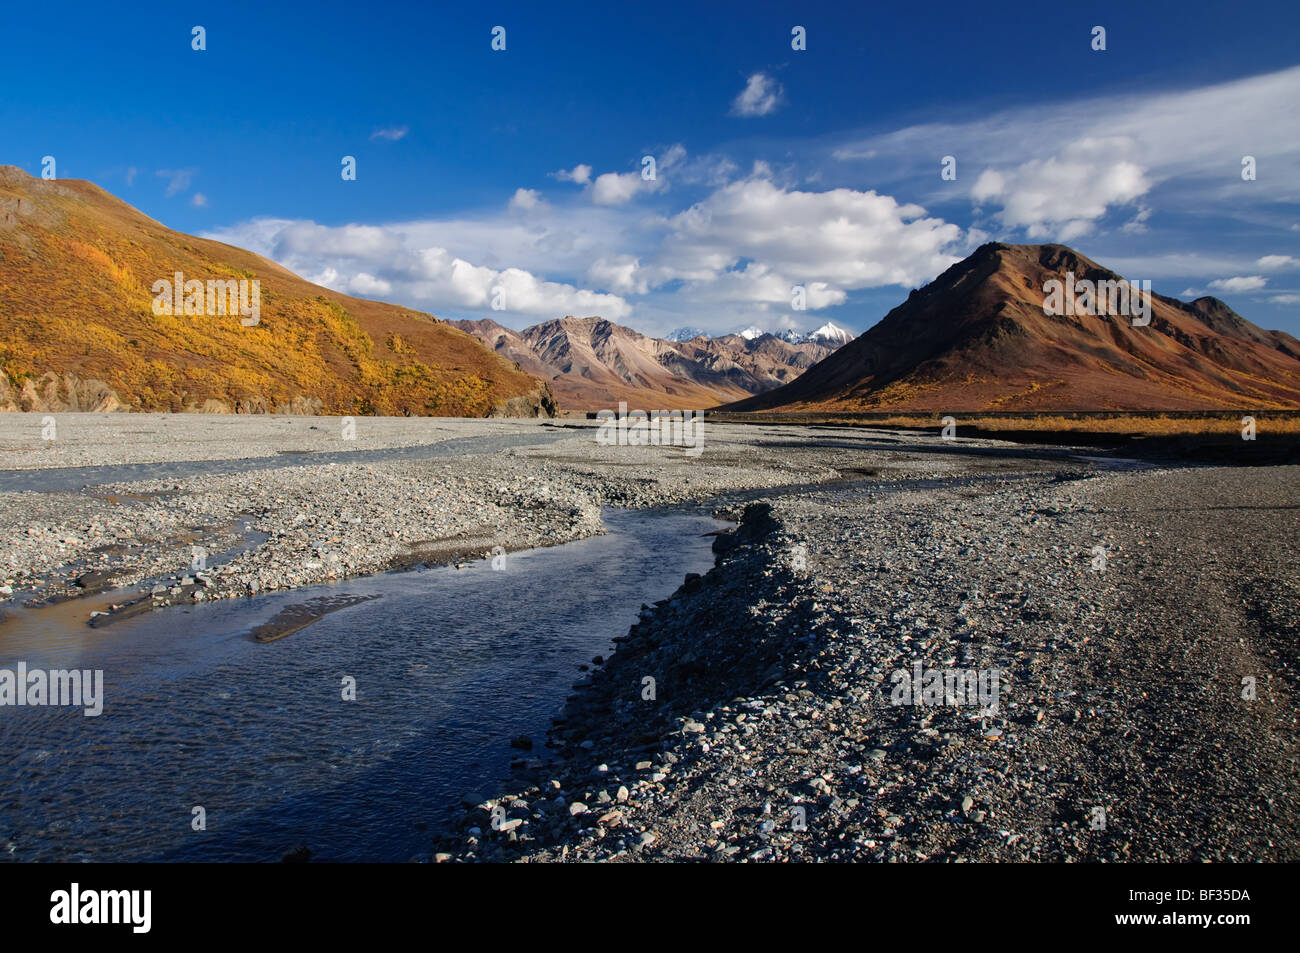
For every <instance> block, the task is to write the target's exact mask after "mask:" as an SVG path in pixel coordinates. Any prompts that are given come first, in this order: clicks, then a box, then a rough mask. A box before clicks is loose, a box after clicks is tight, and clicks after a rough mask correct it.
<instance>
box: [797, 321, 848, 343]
mask: <svg viewBox="0 0 1300 953" xmlns="http://www.w3.org/2000/svg"><path fill="white" fill-rule="evenodd" d="M808 337H809V339H815V340H820V341H827V342H829V343H832V344H834V345H836V346H837V347H838V346H839V345H841V344H848V343H849V342H850V341H852V340H853V335H852V334H850V333H849V332H848V331H846V330H844V329H843V328H842V327H840V326H839V325H838V324H835V323H834V322H832V321H827V322H826V323H825V324H823V325H822V326H821V327H820V328H818V329H817V330H816V331H814V332H813V333H812V334H810V335H808Z"/></svg>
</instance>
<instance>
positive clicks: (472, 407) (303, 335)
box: [0, 166, 554, 417]
mask: <svg viewBox="0 0 1300 953" xmlns="http://www.w3.org/2000/svg"><path fill="white" fill-rule="evenodd" d="M177 272H180V273H181V275H182V276H183V280H184V281H189V282H193V283H196V284H198V285H199V286H200V287H201V288H204V289H205V290H206V293H204V291H199V292H198V293H196V294H195V295H194V296H193V301H194V303H195V304H196V311H197V312H198V313H191V314H186V313H185V310H186V309H185V308H181V309H179V311H177V312H176V313H171V314H161V315H160V314H158V313H156V311H155V302H156V298H157V295H158V292H157V290H156V288H155V283H157V282H159V281H165V282H167V283H168V284H169V285H170V284H172V283H173V282H174V281H175V279H176V273H177ZM254 281H256V282H258V284H257V286H256V287H257V288H258V289H259V291H258V301H259V305H260V309H259V314H258V316H257V318H256V320H255V323H248V324H246V323H245V322H246V321H247V322H253V321H254V319H253V318H251V317H249V318H244V317H241V315H240V314H237V313H234V314H232V313H224V314H216V313H208V312H209V310H210V308H209V305H210V304H212V303H214V299H215V298H216V297H217V296H216V295H214V292H213V291H212V290H211V289H210V287H209V285H208V283H211V284H212V285H221V284H224V283H226V282H228V283H229V285H230V286H231V287H233V286H236V285H239V284H240V283H241V282H248V284H247V285H244V287H245V288H247V289H249V291H250V299H251V290H252V288H253V286H252V284H251V283H252V282H254ZM164 297H165V298H170V297H171V293H170V292H169V293H168V294H167V295H165V296H164ZM177 297H180V294H179V291H178V292H177ZM184 297H185V299H186V300H187V301H188V300H189V299H190V298H191V296H190V295H189V294H186V295H185V296H184ZM223 303H224V302H223ZM553 407H554V403H553V400H552V397H551V394H550V391H549V389H548V388H547V386H546V384H545V383H544V382H542V381H539V380H537V379H536V378H533V377H531V376H530V375H529V374H528V373H526V372H524V371H520V370H518V369H516V368H515V366H514V364H512V363H511V362H509V361H506V360H503V359H502V358H500V357H498V356H497V355H495V354H492V353H490V352H488V351H485V350H484V349H483V348H482V346H480V344H479V342H478V341H476V340H474V338H472V337H470V336H469V335H468V334H465V333H464V332H463V331H461V330H460V329H459V328H455V327H452V326H451V325H449V324H448V323H446V322H444V321H440V320H438V319H437V318H434V317H431V316H430V315H427V314H421V313H420V312H418V311H412V310H410V309H409V308H403V307H398V306H396V305H391V304H383V303H381V302H378V301H369V300H365V299H361V298H352V297H349V296H348V295H343V294H339V293H337V292H334V291H331V290H329V289H328V288H322V287H320V286H318V285H314V284H312V283H311V282H309V281H305V280H304V279H302V278H299V277H298V276H297V275H295V274H293V273H292V272H290V271H288V270H286V269H285V268H282V267H281V266H280V265H277V264H275V263H274V262H271V261H268V260H267V259H265V258H262V257H261V256H259V255H255V254H253V253H252V252H248V251H244V250H242V249H239V248H234V247H232V246H230V245H224V244H222V243H221V242H215V241H209V240H207V239H203V238H195V237H194V236H192V235H184V234H181V233H180V232H174V231H172V230H171V229H169V228H167V227H165V226H163V225H161V224H159V223H158V222H155V221H154V220H153V219H151V218H149V217H148V216H146V215H144V214H143V213H141V212H139V211H137V210H136V209H134V208H132V207H131V206H129V205H127V204H126V203H125V202H122V201H120V200H118V199H116V198H114V197H113V196H112V195H110V194H108V193H107V192H105V191H104V190H103V189H101V188H99V187H98V186H96V185H93V184H91V183H89V182H83V181H78V180H74V179H59V180H50V181H46V180H43V179H38V178H34V177H32V176H30V175H28V174H27V173H26V172H24V171H23V170H21V169H18V168H14V167H12V166H0V410H11V411H13V410H28V411H64V410H70V411H82V410H152V411H208V412H253V413H258V412H274V411H287V412H293V413H306V414H311V413H333V414H369V413H374V414H393V415H397V414H413V415H440V416H474V417H479V416H483V415H485V414H491V413H498V414H511V415H525V416H536V415H538V414H542V413H546V412H547V411H548V409H549V408H553Z"/></svg>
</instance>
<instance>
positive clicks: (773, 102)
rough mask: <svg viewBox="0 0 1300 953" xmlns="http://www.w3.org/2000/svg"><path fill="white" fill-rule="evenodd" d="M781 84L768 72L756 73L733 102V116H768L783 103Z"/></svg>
mask: <svg viewBox="0 0 1300 953" xmlns="http://www.w3.org/2000/svg"><path fill="white" fill-rule="evenodd" d="M782 92H783V91H782V89H781V84H780V83H778V82H777V81H776V80H775V79H773V78H772V77H771V76H768V75H767V74H766V73H762V72H759V73H754V74H753V75H752V76H750V77H749V79H748V80H746V82H745V88H744V89H742V90H741V91H740V93H739V95H737V96H736V98H735V99H734V100H732V103H731V114H732V115H733V116H766V115H767V114H768V113H770V112H772V111H773V110H775V109H776V107H777V106H779V105H780V104H781V96H782Z"/></svg>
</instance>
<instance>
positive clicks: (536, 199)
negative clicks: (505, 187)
mask: <svg viewBox="0 0 1300 953" xmlns="http://www.w3.org/2000/svg"><path fill="white" fill-rule="evenodd" d="M545 205H546V203H545V202H543V201H542V193H541V192H538V191H537V190H536V189H515V194H514V195H512V196H511V197H510V205H509V207H510V208H512V209H515V210H517V211H522V212H530V211H533V210H534V209H538V208H542V207H544V206H545Z"/></svg>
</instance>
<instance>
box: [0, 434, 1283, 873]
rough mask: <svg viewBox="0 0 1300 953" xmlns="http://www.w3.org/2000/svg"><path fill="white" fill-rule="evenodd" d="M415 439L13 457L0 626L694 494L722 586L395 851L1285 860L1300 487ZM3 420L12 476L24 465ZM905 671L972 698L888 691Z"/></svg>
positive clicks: (558, 528) (443, 855)
mask: <svg viewBox="0 0 1300 953" xmlns="http://www.w3.org/2000/svg"><path fill="white" fill-rule="evenodd" d="M27 422H28V423H30V421H27ZM144 423H145V424H147V425H148V426H150V427H153V428H155V430H156V428H158V427H162V428H164V429H166V428H175V427H179V426H180V424H179V423H176V422H172V421H164V422H162V423H151V422H148V421H145V422H144ZM202 423H203V422H202V421H201V420H199V419H197V418H189V419H187V420H186V421H184V424H185V426H186V427H190V428H194V427H201V426H202ZM403 425H404V426H403ZM437 425H438V426H439V427H441V428H442V432H441V435H440V436H436V439H434V440H432V441H430V439H429V429H428V428H429V427H430V424H429V422H427V421H413V422H402V421H384V422H383V423H382V425H379V426H376V427H374V429H373V431H372V432H373V434H374V438H373V445H372V446H371V447H369V448H368V449H371V450H376V451H383V452H386V451H387V450H390V449H393V448H406V449H407V450H410V451H412V452H413V454H414V456H411V457H403V458H400V459H397V458H393V459H388V458H376V459H370V460H361V459H359V458H357V457H356V456H355V455H348V454H346V453H344V454H341V455H334V456H329V457H326V456H322V455H315V454H312V455H307V454H304V455H302V457H301V459H297V458H296V459H295V460H294V461H293V465H291V466H286V465H284V460H283V452H284V451H286V450H293V449H294V447H293V446H291V444H294V442H295V441H298V442H301V441H304V440H306V441H310V440H314V439H316V438H315V437H313V436H311V431H310V430H309V429H308V428H311V427H322V426H332V424H329V422H328V421H327V422H325V423H324V424H322V422H321V421H320V420H319V419H314V422H312V420H310V419H305V418H297V419H287V420H279V419H271V420H266V419H257V418H243V419H242V420H241V419H239V418H228V419H223V420H221V421H220V429H219V431H214V433H218V432H219V434H220V436H219V438H217V437H214V438H213V443H212V444H211V445H208V444H203V447H204V449H203V450H201V451H196V450H195V446H194V445H193V443H192V442H186V441H181V442H178V443H175V444H168V443H166V442H165V441H164V442H158V443H157V444H156V445H155V444H151V445H150V446H149V447H148V448H147V449H144V450H142V449H140V448H138V447H133V446H131V442H130V440H129V439H128V438H129V436H130V435H129V434H128V433H126V432H125V431H124V430H123V429H122V428H130V427H136V426H140V423H139V422H137V421H136V420H135V419H134V418H132V417H130V416H128V415H121V416H119V417H117V418H116V419H112V420H103V419H96V420H94V421H91V422H88V423H86V424H85V428H86V433H85V434H83V435H82V436H81V437H78V438H76V440H77V441H80V445H79V448H78V449H75V452H74V449H73V448H70V450H69V453H68V455H67V456H65V457H63V458H61V459H62V463H63V465H65V466H73V465H75V466H93V467H102V466H105V465H110V466H112V465H132V464H138V463H143V462H155V463H169V462H176V461H182V462H186V467H185V469H184V470H183V474H182V475H180V476H176V477H172V476H169V477H167V478H165V479H148V480H138V479H137V480H129V481H121V480H117V481H116V482H115V481H114V480H113V474H115V473H117V472H118V471H116V470H109V471H103V474H104V479H103V480H102V481H99V480H97V481H96V482H94V483H93V484H92V485H88V486H86V487H84V488H82V489H80V490H79V491H76V492H62V491H61V492H52V491H50V490H48V489H42V488H41V487H40V480H41V478H42V477H41V474H42V471H39V470H33V471H32V478H33V481H34V482H33V483H32V484H30V488H29V489H26V490H24V491H21V492H6V493H0V533H2V534H3V538H4V540H5V545H4V546H3V547H2V548H0V578H2V579H3V584H2V585H0V611H3V609H4V608H5V606H6V605H9V606H12V605H15V604H19V605H21V604H26V605H40V604H42V603H45V602H49V601H57V600H62V599H67V598H70V597H75V596H78V595H86V594H90V593H100V594H101V595H103V594H105V593H107V594H109V595H111V597H112V598H113V599H114V600H116V601H114V602H113V603H112V604H111V605H109V606H107V607H103V608H101V609H99V610H96V611H98V612H106V613H108V614H107V615H97V616H96V617H95V618H94V622H95V624H105V623H106V622H111V621H112V620H113V619H114V618H116V617H119V616H120V615H121V614H126V613H128V612H134V611H146V610H149V609H157V610H158V611H167V609H166V608H165V607H166V606H167V605H169V604H174V603H186V602H195V601H203V600H207V599H220V598H250V597H252V598H255V597H256V595H257V594H259V593H262V592H267V591H272V590H278V589H292V588H296V587H300V586H307V585H313V584H317V583H320V582H324V581H328V580H332V579H344V578H348V577H353V576H358V575H364V574H368V573H374V572H378V571H383V570H386V569H391V568H400V567H405V566H411V565H415V564H418V563H422V562H423V563H430V564H433V563H449V562H459V561H463V560H466V559H471V558H483V557H486V556H488V555H490V554H491V553H492V552H493V551H494V548H495V547H500V550H496V551H497V552H500V551H502V550H504V551H505V552H511V551H516V550H519V549H523V548H529V547H534V546H546V545H554V544H558V543H563V542H567V541H570V540H575V539H580V538H583V537H586V536H590V535H593V534H597V533H600V532H602V531H603V527H602V524H601V508H602V507H606V506H624V507H649V506H660V505H672V504H680V503H705V504H708V505H710V506H712V507H713V508H714V509H715V511H716V512H718V513H719V514H721V515H728V516H731V517H732V518H737V519H741V520H742V522H741V525H740V528H739V529H738V530H737V532H736V533H735V534H733V535H728V536H723V537H719V541H718V544H717V546H716V547H715V548H716V550H717V559H718V562H717V565H716V567H715V568H714V569H713V570H712V571H711V572H709V573H708V574H707V575H705V576H703V577H693V578H689V579H688V580H686V581H685V582H684V583H683V585H682V587H681V588H680V589H679V590H678V592H677V593H675V594H674V595H673V596H672V597H671V598H670V599H668V600H665V601H664V602H663V603H661V604H659V605H656V606H647V607H645V609H644V610H643V613H642V617H641V620H640V622H638V623H637V624H636V625H635V626H634V627H633V628H632V629H631V631H630V632H628V633H627V634H626V635H620V636H619V637H618V638H617V639H616V644H613V645H611V649H612V651H611V652H610V653H608V654H606V655H604V656H602V657H601V658H600V659H599V661H596V660H593V663H592V664H593V667H594V672H593V674H592V675H591V676H590V677H588V678H585V679H584V680H583V681H581V682H579V683H578V684H577V686H576V687H575V690H574V694H573V695H572V696H571V698H570V700H569V702H568V705H567V707H566V709H565V710H564V711H563V712H557V713H556V720H555V724H554V728H553V731H552V732H551V735H550V737H549V738H537V739H528V741H527V742H524V741H523V740H522V739H515V741H516V742H517V743H518V747H520V748H521V749H522V748H527V747H529V746H531V747H532V750H530V751H521V753H520V755H519V757H518V759H517V761H516V764H515V769H516V772H517V774H516V781H515V782H513V783H511V784H510V785H508V786H507V788H506V790H504V791H481V792H466V796H465V813H464V816H463V818H462V819H461V821H460V822H459V823H457V824H455V825H453V826H452V827H450V828H447V829H444V830H441V831H439V832H438V833H437V836H436V837H435V838H434V839H433V841H432V843H431V848H430V851H429V853H428V854H427V855H426V856H425V857H424V858H423V859H435V860H438V861H482V860H489V861H498V860H518V861H525V862H542V861H575V860H579V861H587V860H601V861H603V860H613V861H639V860H722V861H752V862H763V861H766V862H780V861H788V860H870V861H926V860H940V861H957V860H963V861H964V860H1103V861H1126V860H1293V859H1296V858H1297V853H1298V852H1297V849H1296V840H1297V835H1296V832H1297V830H1298V829H1300V827H1298V825H1297V821H1300V818H1297V816H1296V808H1295V806H1294V796H1293V791H1294V787H1295V784H1296V780H1297V779H1296V765H1297V754H1298V753H1300V751H1298V750H1297V720H1296V719H1297V715H1296V712H1297V705H1296V701H1297V692H1298V691H1300V684H1297V676H1296V645H1297V639H1296V636H1297V634H1298V630H1300V587H1298V584H1297V574H1296V573H1295V572H1294V569H1293V567H1294V566H1295V564H1296V559H1295V557H1296V540H1297V539H1298V538H1300V535H1298V534H1297V530H1298V529H1300V526H1297V521H1298V518H1297V513H1298V512H1300V499H1298V497H1300V489H1297V487H1298V486H1300V482H1298V481H1297V477H1298V476H1300V470H1297V468H1294V467H1255V468H1245V467H1242V468H1233V467H1219V468H1198V469H1146V470H1135V471H1132V472H1105V471H1108V470H1111V469H1113V468H1114V466H1115V464H1116V462H1115V461H1110V462H1109V463H1107V462H1105V461H1104V460H1099V459H1097V454H1095V453H1094V452H1093V451H1088V452H1086V454H1085V453H1081V452H1079V451H1074V450H1071V449H1070V448H1068V447H1053V448H1048V447H1033V446H1020V445H1012V444H1006V443H1000V442H996V441H982V440H957V441H944V440H941V439H939V437H938V436H936V435H934V434H924V433H910V432H884V431H871V430H860V429H848V428H831V427H813V426H809V427H802V426H801V427H796V426H776V425H773V426H742V425H720V424H706V429H705V442H704V447H703V451H702V452H701V453H699V455H692V454H689V453H686V452H685V450H684V449H683V448H679V447H638V446H601V445H598V444H597V443H596V441H595V439H594V435H595V430H594V428H593V427H592V426H591V425H590V424H588V423H586V422H581V421H578V422H531V421H523V422H521V421H504V422H503V421H491V422H475V421H452V422H443V421H439V422H437ZM369 426H370V424H369V422H368V419H365V418H363V419H361V420H360V421H359V422H358V427H359V430H360V432H362V433H366V432H368V430H367V428H369ZM4 427H8V428H9V429H8V430H6V429H4ZM4 427H0V448H3V449H6V450H12V451H13V452H14V453H15V456H14V457H11V458H10V459H12V460H18V461H19V462H20V464H21V465H20V466H18V467H15V468H13V469H14V471H15V472H16V471H18V470H20V469H21V468H22V467H24V466H35V467H39V466H41V465H42V464H41V463H39V462H36V463H33V462H32V457H31V455H32V454H38V453H39V452H41V451H40V449H39V448H34V447H29V446H26V444H24V443H23V441H27V440H28V438H29V437H30V434H28V433H27V430H24V429H22V427H20V426H18V425H17V424H13V423H11V422H8V421H6V422H5V423H4ZM241 428H243V429H241ZM28 429H30V427H29V428H28ZM67 429H68V428H66V427H65V428H64V430H67ZM302 429H308V433H307V436H304V435H303V434H302V433H299V432H298V431H299V430H302ZM10 431H13V433H10ZM63 432H64V431H60V434H61V436H60V439H63V437H62V434H63ZM14 434H16V435H17V436H14ZM381 435H382V439H381ZM507 438H508V439H507ZM448 439H458V440H461V441H462V443H459V444H457V445H456V447H457V450H456V452H455V454H454V455H444V456H436V455H433V454H432V451H431V455H430V456H429V457H428V458H422V457H421V456H420V453H421V448H422V447H425V446H426V445H427V446H433V445H435V444H437V443H438V442H439V441H442V440H448ZM160 447H161V448H163V449H159V448H160ZM168 447H170V449H166V448H168ZM107 448H116V449H107ZM44 449H47V450H48V449H50V448H48V447H47V448H44ZM298 449H303V448H298ZM316 449H317V450H319V449H320V448H319V447H317V448H316ZM334 449H335V450H337V449H339V448H337V447H334ZM403 452H405V450H404V451H403ZM236 458H243V459H244V460H245V465H246V466H247V469H246V470H245V471H244V472H223V471H222V470H221V469H220V468H219V466H218V464H219V463H220V461H225V460H231V459H236ZM1090 458H1091V459H1090ZM262 460H265V461H267V462H266V464H265V465H263V464H262V463H260V462H259V461H262ZM205 461H208V463H207V464H206V465H207V466H209V467H210V468H209V469H206V470H205ZM248 461H251V462H248ZM272 461H274V462H272ZM47 465H48V460H47ZM53 472H54V473H57V471H53ZM96 472H97V473H98V472H99V471H96ZM10 477H11V478H13V479H18V478H19V477H16V476H14V474H13V473H11V474H10ZM24 485H26V484H24ZM196 556H199V557H201V558H200V559H199V561H197V562H196ZM556 582H557V584H559V585H568V584H572V583H573V580H564V579H559V580H556ZM84 604H85V605H86V607H87V612H86V615H87V617H88V618H89V614H90V605H91V600H86V601H85V603H84ZM0 625H3V622H2V621H0ZM918 666H919V668H918ZM916 672H924V673H927V675H928V673H931V672H939V673H940V675H941V676H942V675H943V674H944V673H948V674H949V675H951V673H957V675H958V676H961V675H969V677H970V678H971V679H972V681H971V682H970V683H969V685H970V686H971V687H972V688H973V686H975V685H977V684H980V685H983V687H984V689H986V690H988V689H990V688H991V686H992V685H994V684H995V685H996V687H997V695H996V699H995V702H996V703H995V704H992V705H990V704H988V702H989V700H990V699H989V698H988V697H986V696H987V692H986V694H985V695H982V696H981V697H980V698H979V699H978V700H977V699H975V698H974V697H973V696H968V697H965V698H963V697H961V695H960V692H959V693H958V694H957V695H956V696H953V695H952V694H951V692H949V694H948V696H947V697H945V696H944V694H943V693H942V692H940V694H939V695H938V696H923V697H919V698H918V699H917V701H919V703H917V704H911V703H903V704H900V703H897V702H898V697H897V691H898V687H899V685H900V684H907V683H908V680H907V679H900V673H916ZM575 674H576V673H575ZM981 679H982V681H981ZM955 684H965V683H961V682H957V683H955ZM921 695H922V693H920V692H918V696H921ZM977 701H978V704H977V703H976V702H977ZM500 743H501V744H502V745H507V744H509V743H510V739H506V738H502V739H501V741H500Z"/></svg>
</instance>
